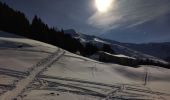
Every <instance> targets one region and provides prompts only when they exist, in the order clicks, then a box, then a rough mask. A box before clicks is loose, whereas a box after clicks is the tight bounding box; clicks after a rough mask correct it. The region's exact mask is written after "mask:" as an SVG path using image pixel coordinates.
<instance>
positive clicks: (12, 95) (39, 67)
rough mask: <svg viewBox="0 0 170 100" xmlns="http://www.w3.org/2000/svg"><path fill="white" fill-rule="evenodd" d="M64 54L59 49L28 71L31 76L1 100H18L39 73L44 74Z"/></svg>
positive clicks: (20, 82)
mask: <svg viewBox="0 0 170 100" xmlns="http://www.w3.org/2000/svg"><path fill="white" fill-rule="evenodd" d="M64 53H65V51H63V50H61V49H58V50H57V51H56V52H54V53H53V54H52V55H50V56H48V57H47V58H45V59H42V60H41V61H40V62H39V63H37V64H36V65H34V66H33V67H32V68H31V69H30V70H29V71H28V73H29V75H28V76H27V77H25V78H24V79H22V80H20V81H19V82H18V83H17V84H16V87H15V88H14V89H13V90H11V91H8V92H6V93H4V94H3V95H2V96H1V97H0V98H1V100H13V99H14V98H17V97H18V96H19V95H20V94H21V93H22V92H23V91H24V89H26V87H27V86H28V85H29V84H30V83H31V82H32V81H33V80H34V79H35V78H36V77H37V75H38V74H39V73H41V72H43V71H44V70H45V69H46V68H47V67H50V66H51V65H52V64H53V63H54V62H55V61H57V60H58V59H59V58H60V57H61V56H62V55H64Z"/></svg>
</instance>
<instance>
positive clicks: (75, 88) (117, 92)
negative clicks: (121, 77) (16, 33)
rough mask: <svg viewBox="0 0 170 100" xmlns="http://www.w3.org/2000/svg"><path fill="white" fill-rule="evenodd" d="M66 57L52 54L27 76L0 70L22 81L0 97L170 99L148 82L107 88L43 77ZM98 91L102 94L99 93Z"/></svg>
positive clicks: (61, 52) (6, 99)
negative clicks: (43, 93)
mask: <svg viewBox="0 0 170 100" xmlns="http://www.w3.org/2000/svg"><path fill="white" fill-rule="evenodd" d="M64 54H65V51H64V50H62V49H57V50H56V51H55V52H54V53H50V55H49V56H48V57H46V58H44V59H42V60H41V61H39V62H38V63H37V64H35V65H33V66H32V67H31V68H30V69H29V70H28V71H27V72H20V71H14V70H9V69H5V68H0V74H2V75H8V76H12V77H16V78H18V79H19V81H15V82H14V83H13V84H11V85H3V84H0V89H4V92H2V93H0V100H18V98H20V99H22V98H23V97H24V96H23V95H24V93H25V92H28V91H31V90H48V91H60V92H69V93H73V94H78V95H90V96H95V97H99V98H101V99H100V100H114V99H116V100H155V96H156V97H157V98H159V100H166V99H165V98H163V97H162V96H170V94H168V93H162V92H157V91H152V90H151V89H149V88H147V87H145V85H147V82H145V84H144V85H135V84H118V83H117V84H104V83H97V82H90V81H85V80H80V79H73V78H63V77H57V76H55V77H54V76H47V75H43V74H42V73H43V72H44V71H45V70H46V69H47V68H48V67H50V66H51V65H52V64H54V63H55V62H56V61H58V60H59V59H60V58H61V57H62V56H64ZM147 73H148V72H147V71H146V76H145V81H148V74H147ZM106 88H107V89H108V91H107V92H101V91H104V90H105V89H106ZM96 89H98V90H99V91H96ZM5 90H6V91H5Z"/></svg>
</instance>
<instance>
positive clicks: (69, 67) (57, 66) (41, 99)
mask: <svg viewBox="0 0 170 100" xmlns="http://www.w3.org/2000/svg"><path fill="white" fill-rule="evenodd" d="M1 33H4V32H0V34H1ZM0 43H1V44H0V55H1V56H0V100H11V99H13V98H17V99H16V100H20V99H21V100H113V99H115V100H122V99H123V100H124V99H126V100H169V99H170V84H169V83H170V80H169V77H170V70H169V69H164V68H160V67H157V66H146V65H145V66H141V67H139V68H131V67H128V66H122V65H117V64H105V63H101V62H98V61H95V60H91V59H89V58H85V57H81V56H78V55H75V54H72V53H70V52H67V51H65V50H62V49H60V48H57V47H54V46H52V45H49V44H46V43H42V42H38V41H34V40H30V39H26V38H23V37H20V38H15V37H14V38H13V37H3V36H2V35H1V37H0ZM6 43H7V44H8V46H6Z"/></svg>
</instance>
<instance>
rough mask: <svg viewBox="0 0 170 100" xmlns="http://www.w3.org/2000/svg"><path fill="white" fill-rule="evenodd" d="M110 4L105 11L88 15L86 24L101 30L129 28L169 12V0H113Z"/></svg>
mask: <svg viewBox="0 0 170 100" xmlns="http://www.w3.org/2000/svg"><path fill="white" fill-rule="evenodd" d="M112 5H113V7H112V9H111V10H110V11H108V12H107V13H100V12H96V13H95V14H93V15H92V16H90V17H89V18H88V24H89V25H91V26H93V27H96V28H98V29H101V30H103V31H108V30H110V29H115V28H131V27H134V26H137V25H140V24H143V23H145V22H148V21H151V20H154V19H156V18H159V17H161V16H163V15H165V14H167V13H169V12H170V8H169V6H170V1H169V0H115V1H114V3H113V4H112Z"/></svg>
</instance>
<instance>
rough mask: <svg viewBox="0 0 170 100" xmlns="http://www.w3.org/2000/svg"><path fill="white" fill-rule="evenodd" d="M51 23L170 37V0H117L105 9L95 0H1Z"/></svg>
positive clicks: (135, 39)
mask: <svg viewBox="0 0 170 100" xmlns="http://www.w3.org/2000/svg"><path fill="white" fill-rule="evenodd" d="M0 1H3V2H6V3H7V4H8V5H9V6H10V7H12V8H15V9H17V10H20V11H22V12H24V13H25V14H26V16H27V17H28V19H29V20H31V19H32V18H33V16H34V15H35V14H36V15H38V16H40V17H41V18H42V20H43V21H44V22H45V23H47V24H48V25H49V26H54V27H59V28H65V29H70V28H74V29H75V30H77V31H79V32H82V33H86V34H94V35H97V36H101V37H104V38H109V39H113V40H117V41H120V42H131V43H146V42H166V41H170V0H114V2H113V3H112V7H111V9H110V10H109V11H108V12H106V13H101V12H98V11H97V9H96V6H95V0H0Z"/></svg>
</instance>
